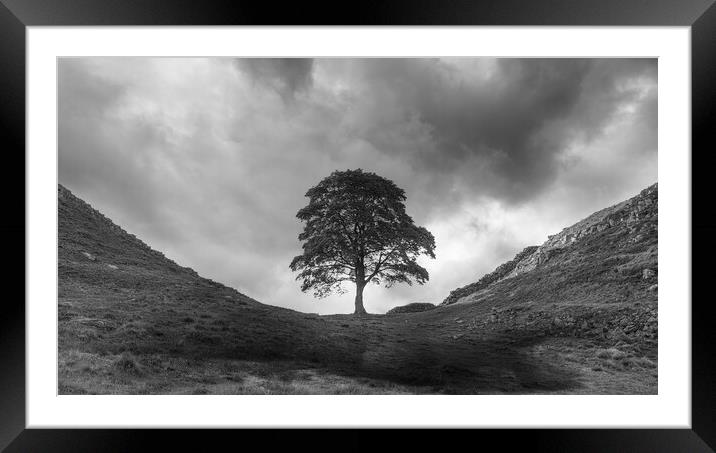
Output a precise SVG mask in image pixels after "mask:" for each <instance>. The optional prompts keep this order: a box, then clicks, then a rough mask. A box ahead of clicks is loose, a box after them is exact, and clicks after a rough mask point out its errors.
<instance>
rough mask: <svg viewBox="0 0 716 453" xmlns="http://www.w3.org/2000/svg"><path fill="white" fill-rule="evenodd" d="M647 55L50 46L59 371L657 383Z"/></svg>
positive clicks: (108, 380)
mask: <svg viewBox="0 0 716 453" xmlns="http://www.w3.org/2000/svg"><path fill="white" fill-rule="evenodd" d="M657 61H658V60H657V58H492V57H491V58H486V57H445V58H442V57H425V58H422V57H421V58H416V57H405V58H398V57H389V58H385V57H384V58H377V57H376V58H371V57H365V58H354V57H351V58H339V57H331V58H326V57H322V58H255V57H237V58H227V57H201V58H199V57H159V56H157V57H125V56H123V57H119V56H116V57H100V56H97V57H61V58H58V59H57V76H58V77H57V96H58V98H57V106H58V110H57V141H58V149H57V162H58V168H57V176H58V182H59V184H58V187H57V221H58V231H57V241H58V249H57V278H58V288H57V297H58V319H57V323H58V324H57V325H58V330H57V332H58V334H57V335H58V338H57V340H58V350H57V367H58V382H57V392H58V394H59V395H106V394H118V395H127V394H131V395H146V394H160V395H235V394H251V395H299V394H300V395H303V394H312V395H339V394H353V395H376V394H378V395H424V394H443V395H474V394H482V395H494V394H500V395H502V394H517V395H526V394H568V395H595V394H599V395H616V394H619V395H657V394H658V390H659V386H658V383H659V379H658V378H659V376H658V373H657V369H658V322H657V318H658V293H659V285H658V275H659V265H658V165H657V164H658V152H657V142H658V140H657V139H658V136H657V113H658V112H657V101H658V97H657V94H658V70H657ZM53 184H54V183H53ZM664 184H665V186H664V188H665V190H666V188H667V186H666V182H664ZM53 187H54V186H53ZM666 193H668V192H666ZM53 196H54V195H53ZM667 218H668V216H667ZM665 263H666V261H665ZM53 303H54V302H53Z"/></svg>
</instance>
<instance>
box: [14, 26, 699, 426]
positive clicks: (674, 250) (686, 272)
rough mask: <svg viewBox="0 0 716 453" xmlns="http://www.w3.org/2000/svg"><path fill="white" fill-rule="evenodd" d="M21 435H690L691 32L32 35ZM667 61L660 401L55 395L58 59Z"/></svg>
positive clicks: (278, 30)
mask: <svg viewBox="0 0 716 453" xmlns="http://www.w3.org/2000/svg"><path fill="white" fill-rule="evenodd" d="M27 49H28V54H27V56H28V58H27V74H28V78H27V95H28V96H27V100H28V117H27V119H28V123H27V169H28V174H27V192H26V193H27V203H28V204H27V225H28V236H27V237H28V242H27V311H26V313H27V327H28V329H27V332H28V333H27V426H28V427H29V428H44V427H78V426H82V427H113V426H126V427H235V426H250V427H256V426H273V427H279V426H281V427H289V426H290V427H298V426H326V427H339V426H340V427H343V426H361V427H363V426H365V427H368V426H378V427H404V426H434V427H447V426H454V427H458V426H481V427H582V426H591V427H674V428H675V427H680V428H684V427H690V425H691V414H690V413H691V410H690V397H691V376H690V369H691V363H690V362H691V348H690V303H691V293H690V275H691V271H690V266H691V264H690V263H691V259H690V247H691V241H690V237H691V224H690V219H691V213H690V206H691V203H690V200H691V198H690V155H691V142H690V127H691V120H690V95H691V87H690V29H689V28H687V27H678V28H673V27H672V28H661V27H659V28H657V27H649V28H635V27H632V28H628V27H627V28H622V27H619V28H612V27H598V28H572V27H570V28H566V27H563V28H552V27H550V28H547V27H541V28H534V27H529V28H528V27H519V28H518V27H487V28H479V27H460V28H447V27H411V28H398V27H390V28H373V27H366V28H346V27H331V28H321V29H318V28H313V27H306V28H288V27H283V28H282V27H265V28H264V27H262V28H252V27H243V28H238V27H226V28H198V27H197V28H182V27H171V28H170V27H164V28H159V27H146V28H136V27H134V28H131V27H112V28H101V27H92V28H57V27H29V28H28V31H27ZM97 55H102V56H115V55H116V56H187V55H191V56H199V55H212V56H436V55H440V56H504V57H512V56H565V57H571V56H582V57H597V56H609V57H618V56H624V57H626V56H648V57H658V58H659V99H658V102H659V120H658V121H659V132H658V136H659V191H660V197H659V211H660V212H661V221H660V222H659V238H660V249H659V254H660V256H659V261H660V269H659V299H660V301H662V303H661V305H660V307H659V337H660V338H659V369H658V372H659V394H658V395H651V396H595V395H592V396H547V395H542V396H539V395H538V396H517V395H511V396H498V395H490V396H439V395H425V396H57V394H56V392H57V389H56V380H55V379H56V374H57V362H56V350H57V335H56V333H57V332H56V320H57V303H56V300H57V299H56V287H57V277H56V272H57V264H56V250H57V242H56V241H57V240H56V232H57V221H56V201H57V198H56V197H57V195H56V193H57V186H56V183H57V178H56V149H57V138H56V124H57V121H56V111H57V110H56V99H57V93H56V63H55V61H56V57H58V56H97Z"/></svg>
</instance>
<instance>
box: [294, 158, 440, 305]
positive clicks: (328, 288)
mask: <svg viewBox="0 0 716 453" xmlns="http://www.w3.org/2000/svg"><path fill="white" fill-rule="evenodd" d="M306 197H308V198H309V203H308V205H307V206H306V207H304V208H303V209H301V210H300V211H298V214H297V215H296V216H297V217H298V218H299V219H300V220H301V221H303V222H305V226H304V230H303V232H302V233H301V234H299V236H298V239H299V240H300V241H302V242H303V253H302V254H301V255H298V256H296V257H295V258H294V259H293V261H292V262H291V265H290V267H291V270H293V271H294V272H299V274H298V276H297V277H296V279H297V280H302V281H303V283H302V285H301V290H302V291H304V292H305V291H309V290H312V291H313V293H314V295H315V296H316V297H325V296H327V295H328V294H330V293H332V292H337V293H344V292H345V290H344V289H343V287H342V283H343V282H353V283H355V285H356V299H355V313H365V309H364V307H363V289H364V288H365V286H366V285H367V284H368V283H370V282H372V283H375V284H384V285H385V286H386V287H390V286H392V285H394V284H396V283H407V284H409V285H410V284H412V283H413V281H415V282H417V283H418V284H423V283H425V282H426V281H428V279H429V275H428V271H427V270H426V269H425V268H424V267H422V266H421V265H419V264H418V262H417V258H418V256H420V255H423V254H425V255H427V256H429V257H431V258H435V238H434V237H433V235H432V234H431V233H430V232H429V231H428V230H427V229H425V228H423V227H419V226H416V225H415V223H414V222H413V219H412V218H411V217H410V216H409V215H408V214H407V213H406V212H405V204H404V202H405V200H406V197H405V192H404V191H403V190H402V189H400V188H399V187H398V186H396V185H395V183H393V181H390V180H389V179H386V178H383V177H381V176H378V175H376V174H375V173H370V172H364V171H363V170H361V169H358V170H346V171H335V172H333V173H332V174H331V175H330V176H328V177H326V178H325V179H323V180H322V181H321V182H320V183H318V184H317V185H316V186H315V187H313V188H311V189H310V190H309V191H308V192H307V193H306Z"/></svg>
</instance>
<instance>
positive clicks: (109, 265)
mask: <svg viewBox="0 0 716 453" xmlns="http://www.w3.org/2000/svg"><path fill="white" fill-rule="evenodd" d="M107 267H108V268H110V269H114V270H115V271H116V270H117V269H119V268H118V267H117V266H115V265H114V264H108V265H107Z"/></svg>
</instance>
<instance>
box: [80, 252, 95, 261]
mask: <svg viewBox="0 0 716 453" xmlns="http://www.w3.org/2000/svg"><path fill="white" fill-rule="evenodd" d="M82 254H83V255H84V256H85V257H87V259H88V260H90V261H96V260H97V258H95V257H94V255H92V254H91V253H87V252H82Z"/></svg>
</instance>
